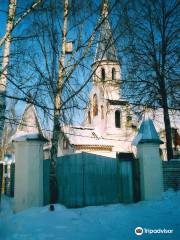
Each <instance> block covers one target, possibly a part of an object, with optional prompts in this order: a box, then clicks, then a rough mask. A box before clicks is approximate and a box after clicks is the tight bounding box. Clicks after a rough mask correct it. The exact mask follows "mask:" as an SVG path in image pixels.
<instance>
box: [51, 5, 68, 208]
mask: <svg viewBox="0 0 180 240" xmlns="http://www.w3.org/2000/svg"><path fill="white" fill-rule="evenodd" d="M67 16H68V0H64V21H63V32H62V50H61V57H60V59H59V76H58V82H57V91H56V96H55V103H54V126H53V137H52V147H51V161H50V203H51V204H53V203H56V202H57V201H58V183H57V176H56V162H57V153H58V141H59V136H60V131H61V127H60V121H59V120H60V113H61V91H62V83H63V77H64V60H65V54H66V34H67Z"/></svg>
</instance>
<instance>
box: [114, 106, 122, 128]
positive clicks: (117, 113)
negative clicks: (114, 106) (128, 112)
mask: <svg viewBox="0 0 180 240" xmlns="http://www.w3.org/2000/svg"><path fill="white" fill-rule="evenodd" d="M115 127H116V128H120V127H121V112H120V111H119V110H116V111H115Z"/></svg>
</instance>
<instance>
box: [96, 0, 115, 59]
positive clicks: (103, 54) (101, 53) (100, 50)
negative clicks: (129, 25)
mask: <svg viewBox="0 0 180 240" xmlns="http://www.w3.org/2000/svg"><path fill="white" fill-rule="evenodd" d="M101 21H102V24H101V26H100V29H99V39H98V43H97V48H96V54H95V62H96V61H101V60H106V61H113V62H117V61H118V59H117V55H116V49H115V45H114V39H113V35H112V31H111V27H110V24H109V21H108V0H104V1H103V5H102V13H101Z"/></svg>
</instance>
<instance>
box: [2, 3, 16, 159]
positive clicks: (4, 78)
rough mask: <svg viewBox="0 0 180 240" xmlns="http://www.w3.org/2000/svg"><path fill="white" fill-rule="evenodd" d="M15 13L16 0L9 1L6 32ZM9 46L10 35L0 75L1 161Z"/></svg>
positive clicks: (11, 24)
mask: <svg viewBox="0 0 180 240" xmlns="http://www.w3.org/2000/svg"><path fill="white" fill-rule="evenodd" d="M15 12H16V0H10V1H9V10H8V20H7V26H6V32H11V30H12V29H13V25H14V18H15ZM10 45H11V36H10V34H9V35H8V37H7V38H6V41H5V46H4V53H3V59H2V73H1V76H0V148H1V151H0V152H1V153H0V154H1V155H0V160H1V159H2V157H3V156H2V155H3V154H2V152H3V151H2V137H3V129H4V123H5V108H6V103H5V96H6V85H7V74H8V69H7V68H8V64H9V54H10Z"/></svg>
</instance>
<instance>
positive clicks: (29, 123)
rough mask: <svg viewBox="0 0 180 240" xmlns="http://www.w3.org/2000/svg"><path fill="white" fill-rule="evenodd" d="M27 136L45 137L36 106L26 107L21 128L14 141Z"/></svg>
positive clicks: (20, 124) (19, 127)
mask: <svg viewBox="0 0 180 240" xmlns="http://www.w3.org/2000/svg"><path fill="white" fill-rule="evenodd" d="M27 134H40V135H42V136H43V132H42V128H41V125H40V122H39V119H38V116H37V112H36V109H35V106H34V105H32V104H27V105H26V107H25V110H24V113H23V115H22V118H21V121H20V123H19V126H18V128H17V130H16V133H15V135H14V136H13V137H12V139H14V138H16V137H19V136H23V135H27Z"/></svg>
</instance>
